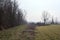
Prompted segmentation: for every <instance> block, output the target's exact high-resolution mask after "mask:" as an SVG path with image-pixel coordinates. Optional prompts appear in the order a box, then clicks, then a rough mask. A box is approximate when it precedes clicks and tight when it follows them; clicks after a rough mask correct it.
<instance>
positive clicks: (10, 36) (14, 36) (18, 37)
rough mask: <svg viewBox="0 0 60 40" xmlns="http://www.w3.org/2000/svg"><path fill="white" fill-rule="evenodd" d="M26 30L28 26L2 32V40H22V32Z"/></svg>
mask: <svg viewBox="0 0 60 40" xmlns="http://www.w3.org/2000/svg"><path fill="white" fill-rule="evenodd" d="M26 28H27V26H26V25H23V26H17V27H13V28H10V29H7V30H4V31H0V40H22V31H23V30H25V29H26Z"/></svg>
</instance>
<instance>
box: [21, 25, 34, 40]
mask: <svg viewBox="0 0 60 40" xmlns="http://www.w3.org/2000/svg"><path fill="white" fill-rule="evenodd" d="M34 30H35V25H28V26H27V29H26V30H24V31H23V32H22V36H21V38H22V40H35V31H34Z"/></svg>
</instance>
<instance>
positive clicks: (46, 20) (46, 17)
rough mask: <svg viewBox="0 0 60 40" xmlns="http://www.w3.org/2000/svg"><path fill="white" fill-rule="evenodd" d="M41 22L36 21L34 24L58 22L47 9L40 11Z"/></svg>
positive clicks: (41, 24)
mask: <svg viewBox="0 0 60 40" xmlns="http://www.w3.org/2000/svg"><path fill="white" fill-rule="evenodd" d="M41 20H42V21H43V22H37V23H36V25H39V26H43V25H50V24H58V20H57V18H55V19H54V17H53V16H51V15H50V14H49V13H48V12H47V11H44V12H43V13H42V19H41Z"/></svg>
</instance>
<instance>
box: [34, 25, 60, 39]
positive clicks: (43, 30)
mask: <svg viewBox="0 0 60 40" xmlns="http://www.w3.org/2000/svg"><path fill="white" fill-rule="evenodd" d="M35 32H36V34H35V40H60V25H49V26H40V27H39V26H38V27H36V30H35Z"/></svg>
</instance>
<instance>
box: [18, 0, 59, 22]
mask: <svg viewBox="0 0 60 40" xmlns="http://www.w3.org/2000/svg"><path fill="white" fill-rule="evenodd" d="M18 3H19V8H21V9H22V10H25V11H26V12H27V14H26V20H27V21H28V22H32V21H33V22H38V21H40V20H41V14H42V12H43V11H47V12H49V13H50V14H51V15H54V16H55V17H56V16H57V17H58V19H59V20H60V0H18Z"/></svg>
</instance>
